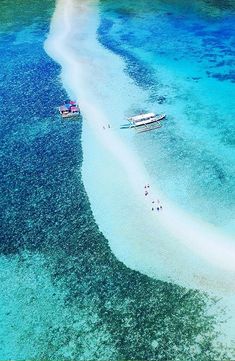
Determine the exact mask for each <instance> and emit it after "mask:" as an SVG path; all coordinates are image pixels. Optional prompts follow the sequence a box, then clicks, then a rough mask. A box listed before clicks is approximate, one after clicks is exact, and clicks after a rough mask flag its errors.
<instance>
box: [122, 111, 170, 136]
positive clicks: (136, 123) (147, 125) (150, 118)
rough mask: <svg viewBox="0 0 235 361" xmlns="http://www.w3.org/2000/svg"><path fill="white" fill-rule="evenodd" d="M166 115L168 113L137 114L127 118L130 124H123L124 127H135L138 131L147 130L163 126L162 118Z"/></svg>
mask: <svg viewBox="0 0 235 361" xmlns="http://www.w3.org/2000/svg"><path fill="white" fill-rule="evenodd" d="M165 117H166V114H161V115H157V114H155V113H146V114H140V115H136V116H134V117H131V118H128V119H127V120H128V121H129V122H130V124H128V125H124V126H122V129H125V128H134V129H136V130H137V131H138V133H141V132H147V131H149V130H153V129H157V128H160V127H161V126H162V124H161V120H162V119H164V118H165Z"/></svg>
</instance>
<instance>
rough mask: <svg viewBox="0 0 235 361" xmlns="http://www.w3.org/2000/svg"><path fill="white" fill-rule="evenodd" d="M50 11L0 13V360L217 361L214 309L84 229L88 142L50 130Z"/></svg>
mask: <svg viewBox="0 0 235 361" xmlns="http://www.w3.org/2000/svg"><path fill="white" fill-rule="evenodd" d="M46 6H47V8H46ZM53 6H54V4H53V3H52V2H50V1H48V2H47V3H46V4H45V2H44V5H43V9H42V7H41V6H40V4H38V2H34V1H30V2H25V3H24V4H22V2H15V1H14V2H9V1H8V2H1V11H0V14H1V19H3V21H1V42H0V52H1V57H0V64H1V70H2V71H1V80H2V82H1V100H2V105H3V106H2V116H1V123H0V132H1V141H2V147H1V165H2V168H1V170H2V177H1V187H2V189H3V196H2V197H1V213H2V215H3V222H2V233H1V244H0V251H1V255H0V279H1V286H0V288H1V295H2V297H1V300H0V319H1V320H2V321H1V334H0V358H1V359H2V360H8V359H33V358H34V359H37V360H42V359H47V360H57V359H58V360H59V359H63V360H90V359H94V360H107V359H109V360H117V359H122V360H130V359H132V360H137V359H138V360H146V359H147V360H155V359H156V358H158V359H159V360H160V359H161V360H167V359H168V360H171V359H172V360H180V361H181V360H182V359H183V360H197V361H198V360H205V361H208V360H211V361H212V360H213V361H214V360H216V359H218V360H221V359H223V355H224V352H225V350H224V349H225V347H226V346H225V344H226V342H224V345H223V346H224V347H221V346H220V344H218V337H217V336H218V335H217V331H218V330H220V320H221V319H222V320H223V318H226V317H227V316H224V315H223V314H221V315H219V314H218V306H217V305H218V304H217V302H216V300H214V299H212V298H211V297H209V296H207V295H206V294H203V293H200V292H197V291H193V290H188V289H185V288H182V287H179V286H177V285H173V284H170V283H165V282H161V281H159V280H154V279H151V278H148V277H146V276H144V275H142V274H140V273H139V272H134V271H132V270H130V269H128V268H126V267H125V266H124V265H123V264H122V263H120V262H118V261H117V259H116V258H115V257H114V255H113V254H112V252H111V251H110V248H109V246H108V241H107V240H106V239H105V238H104V236H103V235H102V234H101V233H100V231H99V229H98V227H97V225H96V224H95V221H94V218H93V215H92V213H91V209H90V205H89V201H88V198H87V195H86V193H85V190H84V186H83V183H82V181H81V165H82V159H83V154H82V147H81V137H82V139H83V141H84V140H85V139H87V141H88V140H91V141H92V138H91V137H90V136H89V137H85V136H86V134H85V131H88V127H86V126H85V125H84V135H82V134H81V125H82V124H81V123H74V122H66V123H63V122H61V120H60V119H59V117H58V115H57V111H56V107H57V106H58V105H59V104H60V103H61V102H62V100H63V99H64V98H65V97H66V94H65V93H64V90H63V89H62V84H61V82H60V76H59V74H60V68H59V67H58V66H57V65H56V63H54V62H53V61H52V60H51V59H50V58H49V57H48V56H47V55H46V54H45V52H44V51H43V42H44V39H45V35H46V33H47V32H48V25H49V18H50V15H51V14H52V11H53V10H54V9H53ZM44 10H45V11H44ZM47 10H48V11H47ZM13 14H14V15H13ZM36 15H38V16H36ZM39 15H40V16H39ZM117 103H118V102H117ZM13 104H14V107H13V106H12V105H13ZM88 123H89V122H88ZM89 134H93V133H92V132H89ZM95 136H96V135H94V137H95ZM126 137H127V138H128V137H129V136H128V135H126ZM95 145H96V144H95V142H94V150H95ZM91 147H92V144H91ZM91 149H92V148H91ZM99 149H100V148H99ZM99 149H98V151H99ZM96 155H97V154H96ZM84 156H85V157H87V156H88V155H84ZM91 156H92V157H94V153H93V154H92V153H91ZM96 158H97V159H98V157H96ZM107 166H108V165H107ZM94 173H95V172H94ZM83 174H84V173H83ZM95 176H97V174H95ZM121 176H122V175H121ZM99 179H100V177H97V180H99ZM97 191H99V188H98V187H97ZM117 191H118V189H117ZM107 209H108V205H106V204H104V205H103V213H105V215H106V214H107V213H108V210H107ZM94 213H95V210H94ZM104 218H106V217H104ZM120 241H121V242H125V239H121V240H120ZM208 309H210V314H208Z"/></svg>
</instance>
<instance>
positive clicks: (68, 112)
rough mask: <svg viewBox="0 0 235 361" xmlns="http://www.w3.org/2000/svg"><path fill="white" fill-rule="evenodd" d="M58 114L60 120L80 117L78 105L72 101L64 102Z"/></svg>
mask: <svg viewBox="0 0 235 361" xmlns="http://www.w3.org/2000/svg"><path fill="white" fill-rule="evenodd" d="M59 112H60V115H61V116H62V118H75V117H78V116H80V115H81V112H80V108H79V105H78V104H77V103H76V102H75V101H73V100H66V101H65V102H64V104H63V105H61V106H60V107H59Z"/></svg>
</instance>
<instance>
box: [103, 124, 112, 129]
mask: <svg viewBox="0 0 235 361" xmlns="http://www.w3.org/2000/svg"><path fill="white" fill-rule="evenodd" d="M106 128H111V126H110V124H108V125H107V127H106V126H105V125H103V129H104V130H105V129H106Z"/></svg>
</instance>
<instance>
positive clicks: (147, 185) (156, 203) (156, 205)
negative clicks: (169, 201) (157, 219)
mask: <svg viewBox="0 0 235 361" xmlns="http://www.w3.org/2000/svg"><path fill="white" fill-rule="evenodd" d="M149 188H150V185H149V184H146V185H145V186H144V189H145V191H144V195H145V197H147V196H148V195H149ZM155 208H156V210H157V211H158V212H159V211H162V205H161V203H160V200H159V199H157V201H156V202H155V201H154V200H153V201H152V211H154V210H155Z"/></svg>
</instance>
